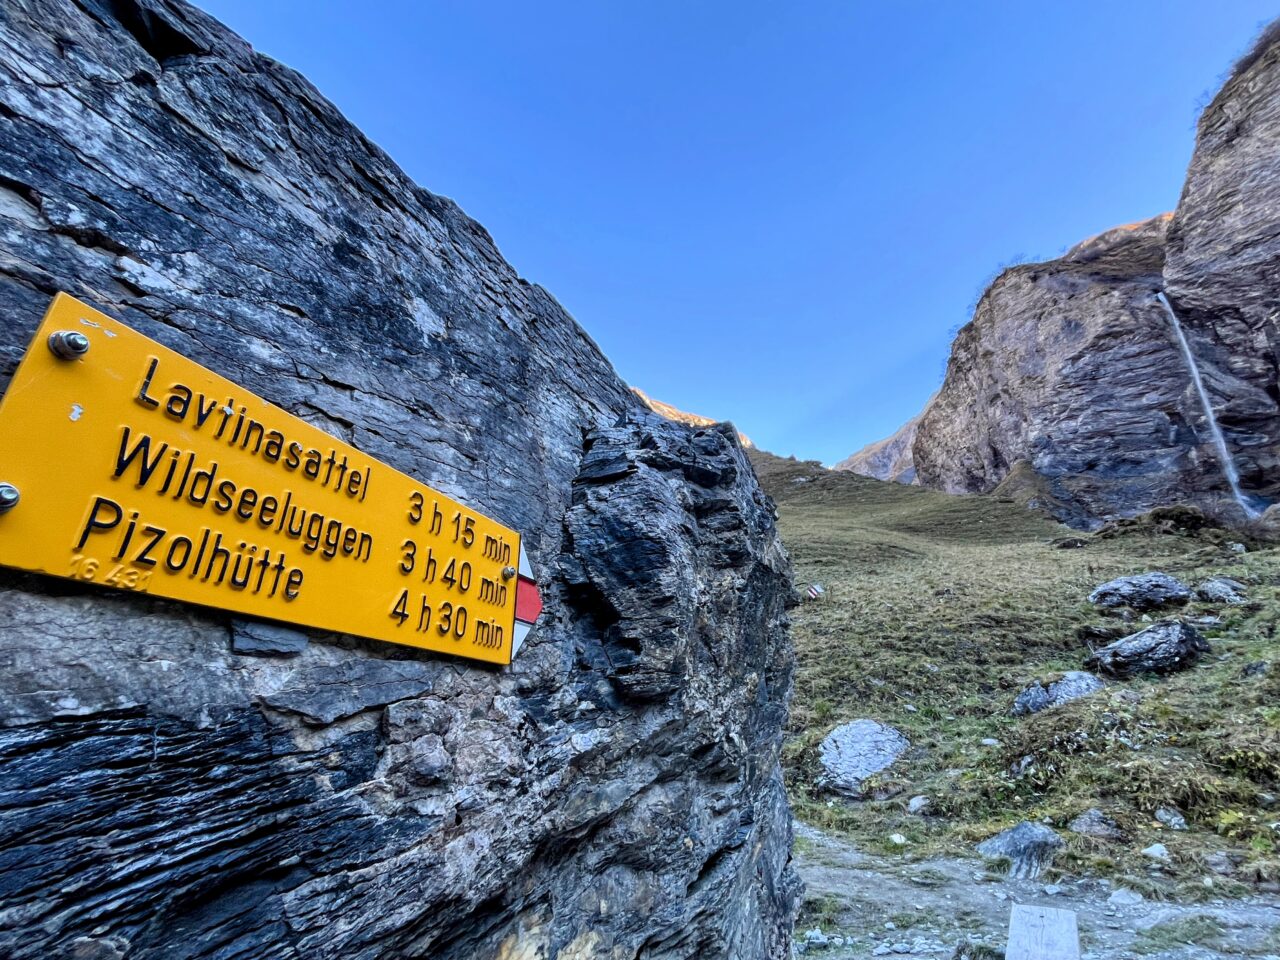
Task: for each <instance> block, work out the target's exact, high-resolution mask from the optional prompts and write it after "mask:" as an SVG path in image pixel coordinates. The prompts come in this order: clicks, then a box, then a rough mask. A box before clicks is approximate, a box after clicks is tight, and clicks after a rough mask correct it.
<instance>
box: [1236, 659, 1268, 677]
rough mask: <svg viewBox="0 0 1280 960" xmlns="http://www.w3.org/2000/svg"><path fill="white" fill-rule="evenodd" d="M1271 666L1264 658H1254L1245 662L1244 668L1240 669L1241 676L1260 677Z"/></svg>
mask: <svg viewBox="0 0 1280 960" xmlns="http://www.w3.org/2000/svg"><path fill="white" fill-rule="evenodd" d="M1270 668H1271V664H1270V663H1268V662H1267V661H1266V660H1254V661H1253V662H1252V663H1246V664H1245V665H1244V669H1242V670H1241V671H1240V675H1241V676H1243V677H1260V676H1262V675H1263V674H1265V673H1266V672H1267V670H1269V669H1270Z"/></svg>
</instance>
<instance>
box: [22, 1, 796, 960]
mask: <svg viewBox="0 0 1280 960" xmlns="http://www.w3.org/2000/svg"><path fill="white" fill-rule="evenodd" d="M0 49H2V50H3V58H2V62H3V64H4V66H3V68H2V69H0V232H2V233H3V243H0V251H2V252H0V309H3V312H4V316H5V317H6V318H7V324H6V326H5V329H4V332H3V334H0V376H3V378H5V379H6V380H7V378H8V377H9V376H11V374H12V371H13V369H14V367H15V365H16V363H17V361H18V359H19V358H20V356H21V354H22V352H23V350H24V349H25V347H26V345H27V341H28V339H29V338H30V336H31V333H32V331H33V330H34V329H35V327H36V325H37V323H38V322H39V320H40V317H41V315H42V314H43V312H44V310H45V308H46V307H47V305H48V302H49V300H50V298H51V297H52V295H53V294H54V293H55V292H56V291H58V290H66V291H68V292H70V293H72V294H74V295H75V296H77V297H80V298H82V299H84V300H86V301H88V302H90V303H92V304H93V305H95V306H97V307H99V308H101V309H103V310H104V311H106V312H108V313H110V314H112V315H114V316H116V317H118V318H120V319H121V320H123V321H125V322H126V323H129V324H131V325H132V326H134V327H136V328H138V329H140V330H141V331H142V332H143V333H145V334H147V335H149V336H151V337H154V338H155V339H157V340H159V341H161V342H163V343H165V344H166V345H168V346H170V347H172V348H174V349H176V350H178V351H180V352H182V353H183V354H185V355H187V356H190V357H192V358H193V359H194V360H196V361H198V362H200V363H202V364H204V365H206V366H209V367H211V368H212V369H214V370H216V371H217V372H219V373H221V374H224V375H226V376H228V377H231V378H232V379H234V380H237V381H239V382H241V383H243V384H244V385H245V386H247V387H248V388H250V389H252V390H254V391H256V392H257V393H259V394H260V395H262V396H265V397H266V398H268V399H269V400H271V401H272V402H274V403H276V404H278V405H279V406H281V407H283V408H285V409H286V410H289V411H290V412H293V413H295V414H297V415H298V416H300V417H302V418H304V419H306V420H309V421H311V422H313V423H315V424H317V425H319V426H321V427H322V428H324V429H325V430H327V431H329V432H330V433H332V434H334V435H336V436H339V437H341V438H342V439H343V440H345V441H347V442H350V443H352V444H354V445H355V446H357V447H358V448H360V449H362V450H364V451H367V452H368V453H369V454H370V455H372V456H376V457H378V458H380V459H382V460H384V461H386V462H388V463H390V464H391V465H393V466H395V467H396V468H398V469H401V470H403V471H405V472H407V473H409V474H411V475H414V476H417V477H419V478H421V479H422V480H423V481H425V482H427V483H430V484H432V485H434V486H436V487H437V488H439V489H441V490H443V491H445V492H447V493H449V494H451V495H453V496H455V497H458V498H459V499H461V500H463V501H464V502H466V503H468V504H470V505H472V506H474V507H475V508H476V509H478V510H481V511H484V512H486V513H489V514H491V515H493V516H494V517H496V518H498V519H500V520H501V521H503V522H504V523H506V524H508V525H510V526H513V527H515V528H518V529H519V530H521V531H522V533H523V534H524V535H525V538H526V546H527V548H528V551H529V553H530V555H531V558H532V562H533V565H534V568H535V572H536V573H537V575H538V578H539V580H540V581H541V585H542V590H543V596H544V600H545V610H544V613H543V615H542V618H541V620H540V622H539V625H538V627H537V628H536V629H535V631H534V632H533V634H532V636H531V637H530V639H529V640H528V641H527V643H526V644H525V646H524V648H523V649H522V650H521V653H520V656H519V657H518V659H517V661H516V663H515V664H514V665H513V666H512V667H511V668H510V669H506V670H496V669H488V668H485V667H482V666H476V665H472V664H469V663H466V662H463V661H459V660H452V659H449V658H446V657H439V656H432V655H429V654H425V653H419V652H417V651H414V650H412V649H410V648H404V647H396V646H392V645H386V644H377V643H373V642H366V641H361V640H357V639H354V638H350V637H341V636H332V635H325V634H322V633H314V632H309V633H306V634H301V633H298V634H295V633H292V632H291V631H289V630H287V629H284V628H273V629H265V628H263V627H262V626H261V625H256V624H250V623H246V622H245V621H243V620H241V619H239V618H232V617H230V616H229V615H222V614H219V613H217V612H213V611H209V610H203V609H195V608H191V607H185V606H181V605H178V604H175V603H168V602H164V601H160V600H152V599H148V598H146V597H143V596H133V595H124V594H117V593H110V592H98V591H94V590H92V589H91V588H87V587H79V586H76V585H74V584H71V583H68V582H63V581H58V580H52V579H44V578H38V577H32V576H24V575H19V574H15V573H10V572H5V573H2V574H0V616H3V619H4V622H5V624H6V627H5V630H4V631H3V633H0V661H2V662H3V664H4V669H3V671H0V797H3V804H2V805H0V955H3V956H5V957H10V958H14V960H22V958H49V957H63V956H77V957H85V958H128V960H162V958H164V960H167V958H213V957H217V958H220V960H259V958H263V957H271V958H273V960H302V958H306V960H338V958H341V960H373V958H390V957H396V958H411V957H423V958H425V957H432V958H436V960H464V958H465V960H471V958H481V960H482V958H489V957H505V958H509V960H510V958H514V957H543V958H547V960H552V958H561V960H574V958H577V960H586V958H618V960H620V958H637V960H639V958H645V960H658V958H694V957H713V958H714V957H719V958H729V957H734V958H739V957H741V958H755V957H761V958H774V957H782V956H785V955H786V952H787V942H788V936H789V932H790V926H791V919H792V916H793V913H794V906H795V900H796V894H797V889H796V881H795V879H794V874H793V872H792V871H791V868H790V866H789V852H790V826H789V818H788V815H787V808H786V801H785V797H784V794H783V789H782V782H781V778H780V774H779V767H778V753H779V747H780V740H781V729H782V725H783V720H784V715H785V710H786V703H787V698H788V695H789V691H790V684H791V671H792V662H793V660H792V653H791V649H790V646H789V643H788V641H787V637H786V613H785V609H786V606H787V605H788V604H789V603H790V602H791V591H790V586H789V573H790V571H789V566H788V562H787V559H786V557H785V554H784V553H783V551H782V549H781V546H780V544H779V541H778V539H777V535H776V532H775V530H774V526H773V519H772V517H773V512H772V504H771V503H770V502H769V501H768V499H767V498H765V497H764V496H763V494H762V493H761V492H760V490H759V488H758V486H757V484H756V482H755V478H754V475H753V473H752V471H751V468H750V466H749V465H748V463H747V461H746V460H745V458H744V455H743V451H742V449H741V447H740V445H739V444H738V442H737V440H736V438H735V437H734V436H733V434H732V432H731V431H729V430H727V429H725V428H721V427H709V428H703V429H690V428H687V427H682V426H679V425H676V424H671V423H668V422H666V421H664V420H662V419H660V418H659V417H657V416H655V415H653V414H652V413H650V412H649V411H647V410H645V409H644V408H643V407H642V406H641V404H640V403H639V402H638V401H637V400H636V399H635V398H634V397H633V396H632V395H631V394H630V392H629V391H628V389H627V388H626V386H625V385H624V384H623V383H622V382H621V381H620V380H619V378H618V377H617V376H616V375H615V373H614V371H613V370H612V368H611V367H610V366H609V364H608V362H607V361H606V360H605V359H604V358H603V357H602V356H601V355H600V353H599V351H598V350H597V349H596V347H595V345H594V344H593V343H592V342H591V340H590V339H589V338H588V337H587V336H586V334H584V333H583V331H582V330H581V329H580V328H579V327H578V326H577V325H576V324H575V323H574V322H573V320H572V319H571V318H570V317H569V316H568V315H567V314H566V313H565V312H564V310H562V309H561V308H560V307H559V305H558V304H557V303H556V302H555V301H554V300H553V299H552V298H551V297H550V296H549V295H548V294H547V293H546V292H545V291H543V290H542V289H541V288H539V287H537V286H535V285H532V284H529V283H527V282H526V281H524V280H522V279H520V278H519V277H518V276H516V274H515V273H514V272H513V271H512V269H511V268H510V266H508V265H507V264H506V262H505V261H504V260H503V259H502V257H501V256H500V255H499V253H498V251H497V249H496V248H495V246H494V244H493V242H492V240H491V239H490V238H489V236H488V235H487V234H486V233H485V231H484V229H483V228H482V227H480V225H478V224H477V223H475V222H474V221H472V220H470V219H469V218H467V217H466V216H465V215H464V214H463V213H462V212H461V211H460V210H459V209H458V208H457V206H455V205H454V204H453V203H452V202H450V201H448V200H445V199H443V198H440V197H437V196H435V195H433V194H431V193H429V192H428V191H426V190H424V189H422V188H420V187H418V186H416V185H415V184H413V183H412V182H411V181H409V180H408V179H407V178H406V177H405V176H404V174H403V173H402V172H401V171H400V170H399V169H398V168H397V167H396V166H395V165H394V164H393V163H392V162H391V161H390V159H389V158H388V157H387V156H386V155H385V154H383V153H382V152H381V151H380V150H378V148H377V147H375V146H374V145H373V144H371V143H370V142H369V141H368V140H366V139H365V138H364V137H363V136H361V135H360V133H359V132H358V131H357V130H355V129H354V128H353V127H351V125H350V124H349V123H347V122H346V121H345V120H344V119H343V118H342V116H341V115H340V114H339V113H338V112H337V111H336V110H335V109H334V108H333V106H332V105H331V104H329V103H328V102H327V101H326V100H324V99H323V98H322V97H321V96H320V95H319V94H318V93H317V92H316V91H315V89H314V88H312V87H311V86H310V84H308V83H307V81H306V80H305V79H303V78H302V77H300V76H299V75H298V74H296V73H294V72H293V71H291V70H289V69H287V68H284V67H282V66H280V65H279V64H277V63H275V62H273V61H271V60H270V59H268V58H265V57H262V56H260V55H257V54H255V53H254V52H253V51H252V50H251V49H250V47H249V46H248V45H247V44H246V43H244V42H243V41H242V40H240V39H239V38H237V37H235V36H234V35H232V34H231V33H229V32H228V31H226V30H225V29H224V28H222V27H221V26H220V25H219V24H217V23H216V22H214V21H213V20H211V19H210V18H208V17H206V16H204V15H203V14H201V13H199V12H198V11H195V10H193V9H192V8H190V7H188V6H185V5H184V4H182V3H179V2H176V0H163V2H162V0H145V2H134V0H113V2H107V0H85V2H82V3H72V2H69V0H67V2H62V0H35V2H31V3H21V4H19V3H6V4H4V7H3V15H0ZM85 454H86V452H85V451H58V450H54V451H49V455H50V456H63V457H66V458H68V464H69V465H70V464H74V463H80V462H82V459H80V458H83V457H84V456H85Z"/></svg>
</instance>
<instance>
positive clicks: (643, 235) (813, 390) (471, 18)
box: [197, 0, 1277, 463]
mask: <svg viewBox="0 0 1280 960" xmlns="http://www.w3.org/2000/svg"><path fill="white" fill-rule="evenodd" d="M197 2H200V4H201V5H202V6H203V7H204V8H205V9H207V10H208V11H210V12H211V13H212V14H214V15H215V16H217V17H218V18H219V19H221V20H223V21H224V22H226V23H227V24H228V25H229V26H231V27H232V28H233V29H235V30H236V31H238V32H239V33H241V34H242V35H244V36H245V37H246V39H248V40H249V41H250V42H251V43H252V44H253V45H254V46H255V47H256V48H257V49H259V50H261V51H263V52H265V53H267V54H270V55H271V56H273V57H275V58H276V59H278V60H281V61H283V62H284V63H287V64H289V65H290V66H293V67H295V68H297V69H299V70H301V71H302V72H303V73H305V74H306V75H307V76H308V77H309V78H310V79H311V81H312V82H313V83H315V85H316V86H317V87H319V89H320V90H321V91H322V92H323V93H324V94H325V95H326V96H328V97H329V98H330V99H331V100H332V101H333V102H334V103H336V104H337V106H338V107H339V108H340V109H341V110H342V111H343V112H344V113H346V115H347V116H348V117H349V118H350V119H351V120H352V121H354V122H355V123H356V124H357V125H358V126H360V127H361V128H362V129H363V130H364V131H365V133H366V134H368V135H369V136H370V137H371V138H372V139H373V140H375V141H376V142H377V143H379V144H380V145H381V146H382V147H383V148H384V149H386V150H387V151H388V152H389V153H390V154H391V156H392V157H394V158H395V159H396V160H397V161H398V162H399V164H400V165H401V166H402V167H403V168H404V169H405V170H406V171H407V172H408V173H409V175H410V176H412V177H413V178H414V179H416V180H417V181H418V182H419V183H421V184H422V185H423V186H425V187H427V188H428V189H430V190H432V191H434V192H436V193H440V194H444V195H446V196H449V197H452V198H453V199H455V200H456V201H458V203H459V204H461V206H462V207H463V209H464V210H466V211H467V212H468V213H469V214H471V216H473V217H475V218H476V219H478V220H479V221H480V222H481V223H483V224H484V225H485V226H486V227H487V228H488V230H489V232H490V233H491V234H492V235H493V237H494V239H495V240H496V241H497V243H498V246H499V248H500V249H501V250H502V252H503V254H504V255H505V256H506V257H507V259H508V260H509V261H511V263H512V264H513V265H514V266H515V268H516V269H517V270H518V271H519V272H520V273H521V274H522V275H523V276H525V277H527V278H529V279H530V280H533V281H536V282H538V283H540V284H542V285H543V286H545V287H546V288H547V289H548V290H550V291H551V292H552V294H554V295H555V296H556V297H557V298H558V299H559V300H560V302H561V303H562V304H563V305H564V306H565V307H566V308H567V309H568V310H569V312H570V313H572V314H573V315H574V316H575V317H576V318H577V319H578V321H579V322H580V323H581V324H582V325H583V326H584V327H585V328H586V329H587V331H588V332H589V333H590V334H591V335H592V336H593V337H594V338H595V340H596V341H597V342H598V343H599V344H600V345H601V347H602V348H603V349H604V351H605V353H606V354H608V356H609V357H610V359H611V360H612V361H613V363H614V365H615V366H616V368H617V369H618V371H619V372H620V373H621V374H622V376H623V377H624V378H626V379H627V381H629V382H630V383H633V384H635V385H637V386H639V387H641V388H643V389H644V390H646V391H647V392H649V393H650V394H652V395H653V396H655V397H657V398H659V399H662V400H665V401H667V402H668V403H672V404H674V405H676V406H677V407H680V408H682V409H685V410H688V411H692V412H696V413H702V414H706V415H708V416H714V417H722V418H726V419H732V420H734V421H735V423H736V424H737V425H738V427H739V429H741V430H743V431H744V432H746V433H747V434H749V435H750V436H751V437H752V438H753V439H754V440H755V441H756V442H757V443H758V444H759V445H760V446H762V447H764V448H765V449H768V450H772V451H774V452H777V453H781V454H795V455H797V456H800V457H802V458H814V459H819V460H822V461H824V462H826V463H832V462H834V461H836V460H838V459H840V458H842V457H844V456H845V455H847V454H848V453H850V452H852V451H853V450H855V449H857V448H858V447H860V446H862V445H863V444H865V443H867V442H869V441H871V440H875V439H878V438H880V437H882V436H884V435H886V434H888V433H890V432H892V431H893V430H894V429H895V428H896V427H897V426H898V425H899V424H900V423H901V422H902V421H904V420H906V419H907V418H908V417H910V416H912V415H913V414H914V413H916V412H917V411H918V410H919V408H920V406H921V405H922V404H923V402H924V401H925V399H926V398H927V397H928V396H929V394H930V393H932V392H933V390H934V389H936V388H937V386H938V384H939V383H940V382H941V378H942V371H943V367H944V364H945V361H946V356H947V351H948V346H949V341H950V333H951V332H952V331H953V330H954V329H955V328H956V327H958V326H959V325H960V324H962V323H964V322H965V321H967V320H968V318H969V312H970V310H971V308H972V305H973V303H974V301H975V300H976V298H977V295H978V293H979V292H980V290H981V288H982V286H983V285H984V284H985V283H986V282H987V281H988V280H989V279H990V278H991V276H992V275H993V273H994V272H995V271H996V270H997V269H998V268H999V267H1000V266H1001V265H1003V264H1006V263H1008V262H1009V261H1011V260H1013V259H1015V258H1019V259H1021V258H1027V257H1031V258H1046V257H1052V256H1055V255H1057V254H1058V253H1060V252H1061V251H1062V250H1064V249H1065V248H1066V247H1068V246H1070V245H1072V244H1074V243H1076V242H1077V241H1079V240H1082V239H1084V238H1085V237H1087V236H1090V235H1092V234H1094V233H1098V232H1099V231H1101V230H1104V229H1106V228H1108V227H1111V226H1114V225H1116V224H1120V223H1125V222H1129V221H1133V220H1138V219H1142V218H1145V217H1149V216H1152V215H1154V214H1157V213H1160V212H1162V211H1165V210H1169V209H1172V208H1173V206H1174V205H1175V203H1176V202H1177V199H1178V193H1179V191H1180V189H1181V185H1182V178H1183V173H1184V171H1185V169H1186V165H1187V161H1188V159H1189V158H1190V155H1191V148H1192V142H1193V137H1194V132H1195V119H1196V117H1197V115H1198V114H1199V111H1200V108H1201V107H1202V106H1203V105H1204V103H1206V102H1207V99H1208V98H1209V97H1210V96H1211V95H1212V93H1213V92H1214V91H1215V90H1216V89H1217V87H1218V85H1219V84H1220V83H1221V80H1222V77H1223V74H1224V73H1225V72H1226V71H1227V69H1228V68H1229V66H1230V64H1231V62H1232V60H1233V59H1234V58H1235V57H1237V56H1238V55H1239V54H1241V53H1242V52H1243V51H1244V50H1245V49H1246V48H1247V47H1248V45H1249V43H1250V40H1251V39H1252V37H1253V36H1254V35H1255V34H1256V32H1257V31H1258V29H1259V27H1260V25H1261V24H1262V23H1263V21H1265V20H1266V19H1269V18H1270V17H1272V16H1274V15H1275V14H1276V13H1277V10H1276V8H1275V6H1274V4H1270V3H1265V2H1253V0H1216V2H1212V3H1208V2H1205V0H1165V2H1155V0H1079V2H1073V3H1068V2H1055V3H1026V2H1012V0H1010V2H982V0H977V2H965V3H950V2H936V3H912V2H896V0H881V2H876V3H870V2H858V0H844V2H836V0H829V2H802V3H794V4H793V3H777V2H774V3H761V2H755V0H716V2H690V0H630V2H618V0H597V2H585V0H584V2H560V0H538V2H536V3H534V2H523V3H518V2H507V0H486V2H479V3H467V2H460V0H459V2H447V3H446V2H431V0H426V2H410V0H364V2H362V3H350V2H349V0H348V2H330V0H197Z"/></svg>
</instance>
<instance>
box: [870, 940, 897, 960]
mask: <svg viewBox="0 0 1280 960" xmlns="http://www.w3.org/2000/svg"><path fill="white" fill-rule="evenodd" d="M892 952H893V951H892V950H890V949H889V947H888V946H887V945H885V944H883V943H882V944H880V945H879V946H878V947H876V948H875V949H874V950H872V951H871V955H872V956H873V957H887V956H888V955H889V954H890V953H892Z"/></svg>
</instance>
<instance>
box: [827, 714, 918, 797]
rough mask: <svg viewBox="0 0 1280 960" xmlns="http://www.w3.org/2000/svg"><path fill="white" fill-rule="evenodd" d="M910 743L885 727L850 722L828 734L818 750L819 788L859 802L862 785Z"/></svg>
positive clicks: (884, 767) (869, 721) (855, 721)
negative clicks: (820, 766)
mask: <svg viewBox="0 0 1280 960" xmlns="http://www.w3.org/2000/svg"><path fill="white" fill-rule="evenodd" d="M909 746H911V742H910V741H909V740H907V738H906V737H904V736H903V735H902V734H901V733H899V732H898V731H897V730H895V729H894V728H893V727H891V726H889V725H888V724H884V723H878V722H876V721H875V720H854V721H853V722H852V723H843V724H841V725H840V726H838V727H836V728H835V729H834V730H832V731H831V732H830V733H829V734H827V737H826V739H825V740H823V741H822V746H821V747H820V748H819V760H820V762H821V763H822V770H823V776H822V779H821V781H819V785H820V786H823V787H826V788H828V789H830V790H834V791H835V792H837V793H843V794H845V795H847V796H851V797H856V798H861V797H862V796H863V795H864V790H863V786H862V782H863V781H864V780H866V779H867V778H868V777H870V776H873V775H874V774H877V773H879V772H880V771H881V770H887V769H888V768H889V767H890V766H892V764H893V762H894V761H895V760H897V759H898V757H900V756H902V754H903V752H904V751H905V750H906V749H907V747H909Z"/></svg>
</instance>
